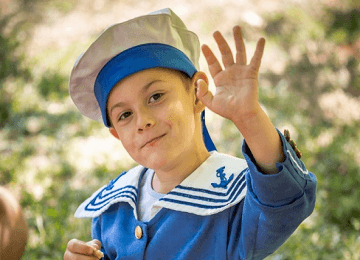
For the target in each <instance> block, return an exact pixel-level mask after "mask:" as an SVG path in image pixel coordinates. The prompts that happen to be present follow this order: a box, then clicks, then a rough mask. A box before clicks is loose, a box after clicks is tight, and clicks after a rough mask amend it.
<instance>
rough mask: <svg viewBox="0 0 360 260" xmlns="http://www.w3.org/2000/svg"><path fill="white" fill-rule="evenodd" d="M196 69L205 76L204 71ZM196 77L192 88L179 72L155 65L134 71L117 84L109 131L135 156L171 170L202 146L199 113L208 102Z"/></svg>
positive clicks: (110, 107)
mask: <svg viewBox="0 0 360 260" xmlns="http://www.w3.org/2000/svg"><path fill="white" fill-rule="evenodd" d="M195 75H196V77H201V78H204V75H205V74H204V73H201V72H200V73H199V72H198V73H197V74H195ZM196 77H194V78H193V79H192V80H191V81H189V84H191V86H190V91H187V90H186V87H185V86H184V82H183V81H182V80H181V78H180V76H179V74H178V73H176V72H174V71H172V70H169V69H162V68H154V69H147V70H144V71H140V72H138V73H135V74H133V75H131V76H129V77H127V78H125V79H123V80H122V81H120V82H119V83H118V84H117V85H116V86H115V87H114V88H113V90H112V91H111V93H110V95H109V98H108V103H107V111H108V115H109V118H110V120H111V122H112V124H113V128H110V132H111V134H112V135H114V136H115V137H116V138H118V139H119V140H120V141H121V142H122V144H123V146H124V147H125V149H126V150H127V152H128V153H129V154H130V156H131V157H132V158H133V159H134V160H135V161H136V162H138V163H139V164H141V165H143V166H145V167H148V168H151V169H155V170H156V169H162V170H167V169H168V170H170V169H171V168H172V167H176V166H179V165H178V164H181V162H184V161H186V160H185V158H186V157H187V156H189V155H190V154H196V153H197V152H200V150H201V152H203V148H204V147H205V146H204V144H203V140H202V134H201V122H200V113H201V111H202V110H203V109H204V105H203V104H202V103H201V102H199V101H198V100H197V99H196V96H195V87H194V84H195V83H194V82H195V80H196V79H195V78H196ZM205 78H206V76H205ZM206 81H207V79H206ZM199 147H201V149H200V148H199ZM205 149H206V148H205ZM198 150H199V151H198ZM206 152H207V151H206Z"/></svg>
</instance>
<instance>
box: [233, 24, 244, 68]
mask: <svg viewBox="0 0 360 260" xmlns="http://www.w3.org/2000/svg"><path fill="white" fill-rule="evenodd" d="M233 32H234V40H235V46H236V63H239V64H241V65H246V63H247V60H246V50H245V44H244V39H243V37H242V31H241V27H240V26H235V27H234V29H233Z"/></svg>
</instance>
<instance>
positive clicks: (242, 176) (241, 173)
mask: <svg viewBox="0 0 360 260" xmlns="http://www.w3.org/2000/svg"><path fill="white" fill-rule="evenodd" d="M246 171H247V168H246V169H244V170H243V171H241V172H240V174H239V175H238V176H237V177H236V179H235V180H234V181H233V183H232V184H231V186H230V188H229V189H228V190H227V191H226V192H216V191H211V190H206V189H198V188H193V187H186V186H181V185H178V186H176V187H175V188H176V189H177V188H179V189H183V190H190V191H197V192H203V193H208V194H211V195H216V196H224V197H225V196H228V195H229V193H230V192H231V191H232V189H233V188H234V185H235V183H237V182H238V181H239V179H240V178H241V179H243V178H245V174H244V173H245V172H246ZM168 194H173V191H170V192H169V193H168Z"/></svg>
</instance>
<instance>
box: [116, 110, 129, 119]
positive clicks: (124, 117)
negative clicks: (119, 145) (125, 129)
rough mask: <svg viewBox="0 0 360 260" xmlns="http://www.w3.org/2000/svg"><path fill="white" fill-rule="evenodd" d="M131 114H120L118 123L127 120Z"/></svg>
mask: <svg viewBox="0 0 360 260" xmlns="http://www.w3.org/2000/svg"><path fill="white" fill-rule="evenodd" d="M131 114H132V113H131V112H129V111H128V112H125V113H122V114H121V115H120V117H119V120H118V121H121V120H125V119H126V118H128V117H129V116H131Z"/></svg>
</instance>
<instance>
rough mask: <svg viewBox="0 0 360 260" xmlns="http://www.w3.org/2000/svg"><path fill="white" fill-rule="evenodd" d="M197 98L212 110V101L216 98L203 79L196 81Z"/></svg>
mask: <svg viewBox="0 0 360 260" xmlns="http://www.w3.org/2000/svg"><path fill="white" fill-rule="evenodd" d="M196 87H197V90H196V96H197V97H198V99H200V101H201V102H202V103H203V104H204V105H205V106H207V107H208V108H209V109H210V110H211V105H212V100H213V98H214V96H213V94H212V93H211V91H209V87H208V85H207V84H206V82H205V81H204V80H203V79H198V80H197V81H196Z"/></svg>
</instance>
